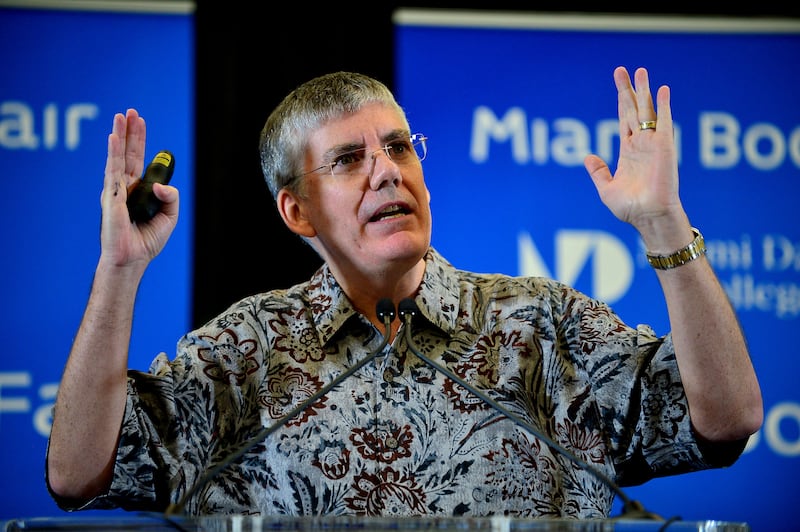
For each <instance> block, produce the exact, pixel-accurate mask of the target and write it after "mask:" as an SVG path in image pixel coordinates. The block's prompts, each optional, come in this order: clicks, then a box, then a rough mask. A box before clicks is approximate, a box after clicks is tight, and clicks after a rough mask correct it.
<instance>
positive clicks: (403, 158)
mask: <svg viewBox="0 0 800 532" xmlns="http://www.w3.org/2000/svg"><path fill="white" fill-rule="evenodd" d="M427 140H428V137H426V136H425V135H423V134H421V133H415V134H413V135H410V136H409V137H406V138H399V139H397V140H393V141H391V142H389V143H387V144H386V145H385V146H382V147H381V148H378V149H377V150H375V151H372V152H368V151H367V149H366V148H359V149H357V150H351V151H346V152H343V153H340V154H338V155H336V156H335V157H334V159H333V160H332V161H331V162H329V163H327V164H323V165H322V166H320V167H318V168H314V169H313V170H309V171H308V172H305V173H303V174H300V175H297V176H295V177H293V178H292V179H298V178H300V177H303V176H306V175H308V174H313V173H314V172H319V171H320V170H324V169H326V168H327V169H328V170H330V173H331V175H332V176H333V177H347V176H352V175H362V176H364V175H367V176H371V175H372V171H373V170H374V168H375V157H376V154H377V153H378V152H383V153H385V154H386V156H387V157H388V158H389V159H390V160H391V161H392V162H393V163H395V164H396V165H398V166H404V165H407V164H412V163H416V162H419V161H423V160H425V156H426V155H428V146H427V144H426V143H427Z"/></svg>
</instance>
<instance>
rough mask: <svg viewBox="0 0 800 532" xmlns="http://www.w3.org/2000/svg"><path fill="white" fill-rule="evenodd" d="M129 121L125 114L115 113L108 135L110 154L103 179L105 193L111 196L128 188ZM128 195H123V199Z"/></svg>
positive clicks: (107, 157)
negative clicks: (127, 149) (127, 132)
mask: <svg viewBox="0 0 800 532" xmlns="http://www.w3.org/2000/svg"><path fill="white" fill-rule="evenodd" d="M126 131H127V121H126V119H125V115H123V114H121V113H117V114H115V115H114V121H113V125H112V127H111V133H109V135H108V155H107V156H106V167H105V176H104V179H103V193H104V194H109V195H110V197H111V198H113V197H116V196H118V195H120V194H121V193H122V191H123V189H126V188H127V179H126V177H125V140H124V139H125V134H126ZM125 197H126V196H123V198H122V199H123V200H124V199H125Z"/></svg>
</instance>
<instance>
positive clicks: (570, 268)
mask: <svg viewBox="0 0 800 532" xmlns="http://www.w3.org/2000/svg"><path fill="white" fill-rule="evenodd" d="M517 250H518V257H519V259H518V261H519V262H518V265H519V266H518V269H519V274H520V275H528V276H543V277H550V278H552V279H556V280H558V281H561V282H563V283H566V284H568V285H570V286H574V287H576V288H578V289H580V290H582V291H584V292H586V293H587V294H588V295H590V296H592V297H594V298H596V299H600V300H602V301H605V302H606V303H608V304H613V303H615V302H616V301H619V300H620V299H621V298H622V297H623V296H624V295H625V294H626V293H627V292H628V288H630V286H631V283H632V282H633V257H632V256H631V253H630V251H629V250H628V248H627V247H625V244H623V243H622V241H620V240H619V238H617V237H616V236H615V235H613V234H611V233H607V232H604V231H594V230H593V231H582V230H571V229H562V230H560V231H556V233H555V247H554V251H553V260H554V262H555V271H554V272H551V271H550V269H549V268H548V267H547V264H545V261H544V260H543V259H542V255H541V253H539V250H538V249H537V248H536V244H535V243H534V242H533V239H532V238H531V236H530V234H529V233H527V232H525V231H522V232H520V233H519V235H518V236H517ZM587 268H589V271H588V272H587V271H586V269H587ZM586 279H588V281H586ZM587 282H588V283H589V285H590V286H589V287H588V288H583V287H582V286H581V285H585V284H586V283H587Z"/></svg>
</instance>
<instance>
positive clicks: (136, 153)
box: [124, 109, 146, 179]
mask: <svg viewBox="0 0 800 532" xmlns="http://www.w3.org/2000/svg"><path fill="white" fill-rule="evenodd" d="M125 122H126V134H125V139H124V140H125V173H126V174H128V175H129V176H132V177H135V178H137V179H138V178H139V177H141V175H142V171H143V170H144V146H145V134H146V126H145V122H144V118H142V117H141V116H139V113H138V112H137V111H136V110H135V109H128V111H127V112H126V113H125Z"/></svg>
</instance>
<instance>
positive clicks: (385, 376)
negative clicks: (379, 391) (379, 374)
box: [383, 369, 394, 382]
mask: <svg viewBox="0 0 800 532" xmlns="http://www.w3.org/2000/svg"><path fill="white" fill-rule="evenodd" d="M383 380H385V381H386V382H392V381H393V380H394V373H392V370H390V369H387V370H386V371H384V372H383Z"/></svg>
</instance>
